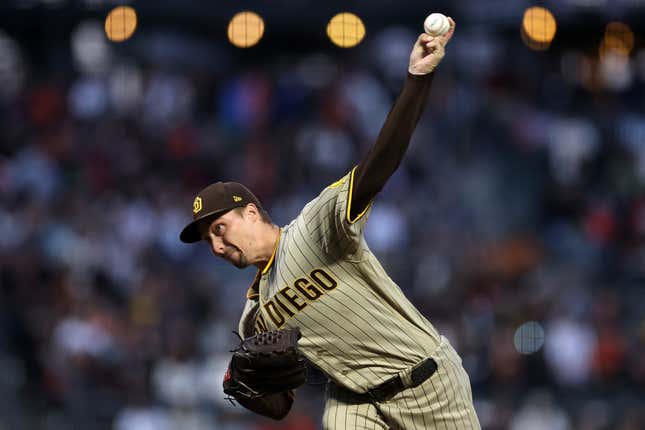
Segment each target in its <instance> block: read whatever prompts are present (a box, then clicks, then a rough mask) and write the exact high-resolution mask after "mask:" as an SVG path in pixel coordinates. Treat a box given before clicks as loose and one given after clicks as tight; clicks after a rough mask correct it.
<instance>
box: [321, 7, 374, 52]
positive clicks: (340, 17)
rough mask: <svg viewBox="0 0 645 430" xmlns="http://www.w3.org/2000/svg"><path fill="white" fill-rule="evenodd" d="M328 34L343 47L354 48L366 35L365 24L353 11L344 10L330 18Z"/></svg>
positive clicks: (335, 42)
mask: <svg viewBox="0 0 645 430" xmlns="http://www.w3.org/2000/svg"><path fill="white" fill-rule="evenodd" d="M327 36H329V39H331V41H332V42H333V43H334V44H335V45H337V46H340V47H341V48H352V47H354V46H356V45H358V44H359V43H361V41H362V40H363V38H364V37H365V25H364V24H363V21H361V19H360V18H359V17H358V16H356V15H354V14H353V13H349V12H342V13H339V14H337V15H335V16H334V17H333V18H332V19H330V20H329V23H328V24H327Z"/></svg>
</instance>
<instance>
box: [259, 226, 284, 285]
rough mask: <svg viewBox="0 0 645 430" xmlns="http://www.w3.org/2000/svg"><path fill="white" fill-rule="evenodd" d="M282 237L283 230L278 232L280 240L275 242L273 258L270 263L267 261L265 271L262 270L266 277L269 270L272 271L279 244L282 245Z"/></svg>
mask: <svg viewBox="0 0 645 430" xmlns="http://www.w3.org/2000/svg"><path fill="white" fill-rule="evenodd" d="M280 236H282V228H280V230H278V238H277V239H276V241H275V246H274V247H273V254H271V258H269V261H267V265H266V266H264V269H262V274H263V275H265V274H266V273H267V272H268V271H269V269H271V266H273V261H274V260H275V254H276V252H278V244H279V243H280Z"/></svg>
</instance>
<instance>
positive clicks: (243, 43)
mask: <svg viewBox="0 0 645 430" xmlns="http://www.w3.org/2000/svg"><path fill="white" fill-rule="evenodd" d="M227 34H228V40H229V41H230V42H231V43H232V44H233V45H235V46H237V47H238V48H250V47H251V46H254V45H256V44H257V43H258V42H259V41H260V39H262V36H263V35H264V20H263V19H262V17H261V16H260V15H258V14H257V13H255V12H251V11H243V12H239V13H237V14H235V16H233V18H231V21H230V22H229V23H228V30H227Z"/></svg>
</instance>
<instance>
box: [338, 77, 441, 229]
mask: <svg viewBox="0 0 645 430" xmlns="http://www.w3.org/2000/svg"><path fill="white" fill-rule="evenodd" d="M433 77H434V73H429V74H427V75H413V74H411V73H408V76H407V79H406V81H405V84H404V85H403V89H402V90H401V93H400V94H399V96H398V98H397V99H396V101H395V102H394V105H393V106H392V109H391V110H390V113H389V114H388V116H387V118H386V120H385V123H384V124H383V127H382V128H381V132H380V133H379V135H378V137H377V138H376V142H375V143H374V145H373V146H372V147H371V148H370V150H369V151H368V152H367V154H365V156H364V157H363V159H362V160H361V161H360V162H359V163H358V166H357V167H356V171H355V177H354V189H353V194H352V205H351V211H350V212H351V213H350V216H351V218H352V219H354V218H355V217H356V216H357V215H358V214H360V213H362V212H363V211H364V210H365V208H366V207H367V205H368V204H369V203H370V202H371V201H372V199H373V198H374V197H376V194H377V193H378V192H379V191H381V189H382V188H383V186H384V185H385V183H386V182H387V180H388V179H389V178H390V176H392V174H393V173H394V172H395V171H396V169H397V168H398V167H399V165H400V164H401V160H402V159H403V155H404V154H405V151H406V150H407V148H408V145H409V144H410V138H411V137H412V132H413V131H414V129H415V127H416V125H417V123H418V122H419V118H420V117H421V114H422V113H423V110H424V108H425V105H426V101H427V99H428V95H429V94H430V87H431V86H432V79H433Z"/></svg>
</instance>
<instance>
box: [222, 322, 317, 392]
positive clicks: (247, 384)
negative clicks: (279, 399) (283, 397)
mask: <svg viewBox="0 0 645 430" xmlns="http://www.w3.org/2000/svg"><path fill="white" fill-rule="evenodd" d="M298 339H300V330H299V329H298V328H295V329H285V330H275V331H269V332H266V333H260V334H257V335H255V336H251V337H248V338H246V339H243V340H241V342H240V345H239V346H238V347H237V348H236V349H234V350H233V351H232V352H233V357H232V358H231V363H230V364H229V368H228V371H227V372H226V375H225V377H224V392H225V393H226V394H227V395H229V396H232V397H234V398H235V399H237V400H238V401H240V399H257V398H260V397H264V396H267V395H271V394H276V393H282V392H285V391H288V390H292V389H294V388H297V387H299V386H300V385H302V384H304V383H305V380H306V365H305V360H304V357H303V356H302V354H301V353H300V352H299V351H298Z"/></svg>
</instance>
